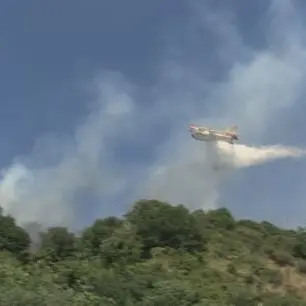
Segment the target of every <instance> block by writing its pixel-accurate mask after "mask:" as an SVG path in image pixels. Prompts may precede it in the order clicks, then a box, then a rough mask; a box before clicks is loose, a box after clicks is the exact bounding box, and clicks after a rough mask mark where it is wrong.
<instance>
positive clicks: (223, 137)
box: [189, 127, 237, 144]
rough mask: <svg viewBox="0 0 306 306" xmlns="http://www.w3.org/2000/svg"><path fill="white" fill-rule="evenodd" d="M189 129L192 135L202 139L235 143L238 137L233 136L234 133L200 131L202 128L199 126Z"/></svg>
mask: <svg viewBox="0 0 306 306" xmlns="http://www.w3.org/2000/svg"><path fill="white" fill-rule="evenodd" d="M189 131H190V133H191V137H193V138H194V139H196V140H200V141H224V142H228V143H230V144H233V143H234V139H235V140H236V139H237V138H236V137H235V136H234V137H233V135H230V134H225V133H221V132H218V131H208V130H204V131H203V130H202V131H200V129H199V128H197V127H190V128H189Z"/></svg>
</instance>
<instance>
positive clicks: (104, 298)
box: [0, 200, 306, 306]
mask: <svg viewBox="0 0 306 306" xmlns="http://www.w3.org/2000/svg"><path fill="white" fill-rule="evenodd" d="M0 245H1V250H0V257H1V266H0V278H1V282H0V305H4V306H5V305H8V306H10V305H29V306H31V305H46V306H47V305H48V306H52V305H54V306H58V305H67V306H69V305H84V306H86V305H90V306H91V305H103V306H115V305H122V306H134V305H135V306H155V305H156V306H169V305H171V306H189V305H195V306H204V305H209V306H214V305H224V306H228V305H237V306H239V305H242V306H247V305H267V306H270V305H271V306H272V305H275V306H281V305H283V306H285V305H288V306H289V305H290V306H294V305H306V275H305V274H304V273H306V231H305V230H304V229H303V228H299V229H298V230H296V231H293V230H286V229H281V228H278V227H277V226H275V225H273V224H271V223H269V222H261V223H258V222H254V221H251V220H235V219H234V218H233V216H232V215H231V213H230V212H229V211H228V210H227V209H225V208H220V209H217V210H213V211H208V212H204V211H202V210H198V211H194V212H191V211H189V210H188V209H187V208H186V207H184V206H183V205H179V206H172V205H170V204H168V203H164V202H160V201H157V200H141V201H138V202H136V203H135V204H134V206H133V207H132V209H131V210H130V211H128V212H127V213H126V214H125V216H124V217H123V218H117V217H107V218H104V219H98V220H96V221H95V222H94V223H93V224H92V225H91V226H89V227H87V228H85V229H84V230H83V231H82V233H81V234H75V233H71V232H69V230H68V229H67V228H65V227H55V228H49V229H47V230H44V231H42V232H41V233H40V234H39V241H36V239H35V241H33V239H31V238H30V236H29V234H28V233H27V232H26V230H25V229H23V228H21V227H19V226H17V225H16V223H15V220H14V218H12V217H11V216H4V215H1V216H0Z"/></svg>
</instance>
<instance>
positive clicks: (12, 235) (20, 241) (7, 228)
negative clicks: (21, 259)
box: [0, 216, 30, 255]
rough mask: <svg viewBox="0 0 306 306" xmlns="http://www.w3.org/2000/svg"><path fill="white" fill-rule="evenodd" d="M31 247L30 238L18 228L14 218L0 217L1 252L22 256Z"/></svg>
mask: <svg viewBox="0 0 306 306" xmlns="http://www.w3.org/2000/svg"><path fill="white" fill-rule="evenodd" d="M29 246H30V236H29V235H28V234H27V232H26V231H25V230H24V229H22V228H21V227H19V226H17V225H16V223H15V220H14V218H13V217H10V216H0V250H2V251H3V250H6V251H9V252H11V253H13V254H15V255H20V254H21V253H23V252H24V251H26V250H27V249H28V248H29Z"/></svg>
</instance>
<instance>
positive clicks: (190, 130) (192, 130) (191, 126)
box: [188, 124, 195, 132]
mask: <svg viewBox="0 0 306 306" xmlns="http://www.w3.org/2000/svg"><path fill="white" fill-rule="evenodd" d="M188 130H189V132H194V131H195V126H194V125H192V124H190V125H189V126H188Z"/></svg>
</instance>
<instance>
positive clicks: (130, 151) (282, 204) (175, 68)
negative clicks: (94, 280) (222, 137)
mask: <svg viewBox="0 0 306 306" xmlns="http://www.w3.org/2000/svg"><path fill="white" fill-rule="evenodd" d="M203 3H204V2H203V1H187V0H186V1H183V0H175V1H174V0H171V1H170V0H156V1H143V0H130V1H123V0H121V1H119V0H112V1H99V0H88V1H81V0H65V1H59V0H54V1H44V2H43V1H38V0H27V1H21V0H14V1H2V3H1V9H0V38H1V48H0V61H1V65H0V67H1V69H0V80H1V82H0V102H1V112H0V145H1V150H0V166H1V167H2V168H8V167H10V166H11V165H12V164H14V162H15V161H16V159H17V161H21V162H22V164H24V165H25V166H26V167H27V169H28V170H27V171H29V173H31V175H32V176H33V177H34V179H36V180H37V181H39V182H40V184H41V185H39V187H38V184H36V183H34V184H33V185H31V186H30V187H29V186H28V187H26V188H27V195H26V197H25V198H24V197H23V196H22V194H21V193H20V191H16V190H17V189H16V190H15V191H14V192H15V193H16V194H18V195H17V196H16V195H15V197H17V198H18V201H17V202H18V203H19V204H18V205H17V206H16V204H14V205H15V206H14V208H12V206H10V205H13V204H6V205H7V206H6V209H7V211H9V212H12V213H14V214H15V215H16V216H17V218H19V219H20V220H22V221H23V220H25V221H37V220H38V221H42V219H43V221H42V222H45V223H48V224H53V223H56V220H57V215H61V217H59V219H61V218H62V219H63V220H62V221H61V222H64V223H65V222H66V223H67V224H70V223H73V224H75V223H82V224H83V223H87V222H89V221H91V220H92V219H93V218H96V217H99V216H103V215H105V214H109V213H111V214H116V213H123V212H124V211H125V210H126V209H127V207H128V206H129V205H130V203H131V201H132V200H133V199H136V198H137V197H138V196H145V195H146V191H144V190H147V189H146V188H147V187H145V186H143V185H146V182H147V184H150V183H149V181H151V178H152V176H154V175H153V174H154V171H155V170H156V169H158V168H159V167H161V166H163V167H171V163H172V162H174V161H175V159H176V158H177V157H178V156H179V155H180V153H179V152H185V153H184V154H185V155H184V156H185V157H184V158H183V159H184V160H186V158H187V157H186V156H188V150H190V151H193V150H199V144H195V142H194V141H192V140H191V139H190V138H189V135H188V134H187V130H186V127H187V125H188V123H190V121H191V120H197V122H199V121H202V122H203V123H205V122H208V123H209V124H216V125H218V124H219V123H224V124H231V123H236V122H237V123H238V124H239V127H240V128H241V131H240V132H241V134H242V135H241V137H242V139H243V140H245V142H246V143H248V144H250V143H256V144H257V145H261V144H264V145H266V144H270V143H271V144H278V143H283V144H289V145H296V146H305V147H306V143H305V142H306V140H305V133H304V130H305V129H306V124H305V120H304V117H305V110H306V108H305V102H304V101H305V97H304V96H305V93H304V89H303V88H302V87H303V86H304V85H303V84H304V81H305V76H306V68H305V63H304V60H305V54H306V47H305V42H304V38H303V33H304V32H303V31H304V30H306V28H305V26H304V24H303V22H302V19H303V18H302V17H303V16H300V14H302V13H301V11H302V10H301V7H302V6H301V5H303V6H304V4H303V2H302V1H281V0H280V1H274V2H273V1H267V0H260V1H245V0H239V1H234V0H233V1H228V0H223V1H218V5H217V4H216V1H205V5H204V4H203ZM294 3H295V7H294V6H290V4H294ZM304 19H305V18H304ZM289 38H290V39H289ZM291 38H292V39H291ZM287 40H288V41H287ZM278 56H279V58H278ZM282 62H283V63H284V64H282ZM241 65H243V67H241ZM112 72H114V73H116V75H115V76H113V75H111V76H109V73H112ZM240 83H243V85H241V87H240V85H239V84H240ZM257 83H259V85H257ZM106 84H108V85H106ZM105 86H106V87H105ZM107 86H111V87H112V88H113V89H112V90H111V91H110V92H108V89H107V88H109V87H107ZM278 89H280V90H279V93H278ZM227 97H228V98H227ZM303 97H304V98H303ZM121 100H122V101H123V102H122V101H121ZM127 100H128V101H127ZM262 101H266V102H264V103H263V102H262ZM92 103H96V104H98V105H99V106H98V107H97V106H96V111H95V112H93V114H94V115H93V117H94V118H93V119H92V118H91V115H90V116H89V117H88V118H87V116H88V113H90V107H94V106H93V104H92ZM117 104H118V105H117ZM114 105H116V106H114ZM113 106H114V108H115V109H116V110H117V111H118V109H119V110H120V111H119V113H117V115H111V113H112V110H110V111H108V108H110V107H113ZM125 107H127V108H128V110H126V112H124V111H123V110H122V109H125ZM86 118H87V119H86ZM84 121H85V123H84ZM75 133H76V134H77V136H75ZM50 135H51V136H52V137H53V138H50V137H51V136H50ZM78 135H79V136H78ZM84 135H85V136H84ZM46 147H47V148H46ZM54 147H56V148H55V149H54ZM85 147H86V148H85ZM89 147H90V149H89ZM84 152H85V153H84ZM186 154H187V155H186ZM84 156H85V157H84ZM187 159H188V158H187ZM74 160H78V163H77V165H76V166H71V163H73V161H74ZM80 160H81V161H80ZM178 162H179V161H178ZM204 162H205V161H204ZM67 165H69V166H67ZM70 167H71V168H70ZM67 168H69V170H67ZM72 168H73V170H71V169H72ZM76 168H77V169H78V170H75V169H76ZM85 168H88V169H89V170H88V169H87V170H84V169H85ZM38 169H39V170H38ZM305 169H306V163H305V161H302V160H298V161H296V160H285V161H284V160H279V161H276V162H273V163H271V164H265V165H261V166H259V167H257V168H252V169H244V170H241V171H240V172H239V171H238V172H235V173H232V174H231V178H230V179H228V180H227V183H226V184H225V185H222V186H219V185H218V187H216V186H215V183H211V182H210V183H209V184H208V185H209V186H211V185H210V184H213V185H214V186H213V187H212V188H217V191H216V193H217V194H218V200H216V201H217V202H216V203H222V205H225V206H227V207H229V208H230V209H231V210H232V211H233V213H234V214H235V215H236V216H238V217H248V218H256V219H259V220H261V219H268V220H270V221H272V222H277V223H278V224H281V225H296V224H303V223H305V222H306V214H305V212H306V211H305V209H304V201H305V195H306V194H305V192H304V182H303V181H305V174H304V173H305ZM69 171H72V174H71V173H70V172H69ZM73 171H74V172H73ZM188 171H189V170H188ZM68 172H69V173H70V174H69V175H68ZM50 173H51V174H50ZM181 175H182V176H184V175H186V177H188V182H189V184H190V186H189V185H186V183H183V186H184V188H185V189H182V188H181V186H180V185H179V183H176V181H175V180H174V179H173V184H174V187H175V186H176V188H177V190H178V192H177V196H176V197H175V199H177V200H178V201H179V202H180V201H181V202H184V199H185V198H186V197H187V195H188V193H189V192H192V194H193V195H195V198H196V199H197V201H203V202H204V203H199V204H198V206H199V207H204V208H207V207H208V206H209V207H211V204H210V205H208V204H207V205H206V204H205V197H206V192H207V191H206V189H205V188H208V187H205V188H204V187H203V188H202V187H201V188H202V189H201V188H200V187H199V188H200V189H201V190H200V191H199V190H198V189H197V191H195V192H193V188H194V187H195V185H197V184H198V182H197V181H196V182H194V183H193V182H192V178H193V177H195V180H198V179H199V173H197V174H193V173H192V170H190V171H189V172H188V173H186V172H185V171H183V172H181ZM193 175H194V176H193ZM78 176H80V177H79V178H78V179H77V182H75V180H76V179H75V178H76V177H78ZM59 177H61V179H59ZM189 178H190V179H189ZM200 178H201V174H200ZM201 179H202V178H201ZM60 180H63V181H65V182H61V183H58V182H59V181H60ZM209 180H210V177H209V176H207V174H205V173H203V181H209ZM106 181H107V182H106ZM108 184H111V185H112V186H114V185H115V186H117V187H118V190H114V191H113V190H112V188H113V187H112V188H110V187H109V185H108ZM121 184H122V185H121ZM166 185H167V184H166ZM47 186H50V194H52V196H51V198H50V197H49V194H48V191H47V190H48V188H47ZM93 186H94V187H93ZM15 188H17V187H15ZM18 188H19V187H18ZM82 188H84V189H86V191H84V193H85V195H84V194H83V192H81V191H80V190H83V189H82ZM90 188H94V190H95V191H94V192H93V191H92V189H90ZM165 188H167V186H165ZM169 188H170V186H169ZM171 188H172V187H171ZM56 192H58V193H59V194H60V196H58V197H56V196H54V194H55V193H56ZM150 192H151V193H150V194H152V191H150ZM76 193H77V195H76ZM79 193H81V194H82V196H79ZM163 193H164V191H155V193H154V192H153V195H154V196H156V197H159V195H161V197H162V196H163V195H164V194H163ZM46 194H48V195H46ZM92 194H94V196H89V195H92ZM166 194H167V195H168V190H167V192H166ZM83 197H84V198H83ZM170 198H171V197H170ZM52 201H53V202H57V201H58V204H52ZM73 201H75V202H77V203H75V204H74V203H73ZM209 201H211V200H209ZM34 202H35V204H33V203H34ZM64 202H65V203H67V204H63V203H64ZM216 203H214V205H217V204H216ZM53 205H54V206H53ZM25 206H27V208H25ZM192 206H194V204H193V205H192ZM30 207H31V208H30ZM50 210H52V211H53V213H52V214H53V216H50V219H48V218H49V215H50ZM25 211H28V215H29V216H27V217H24V215H25V214H26V213H25ZM72 215H73V216H72ZM31 216H32V217H31ZM42 216H43V217H42ZM69 216H72V217H71V218H70V217H69ZM304 216H305V217H304ZM31 218H32V219H33V220H32V219H31ZM70 219H71V220H70Z"/></svg>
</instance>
